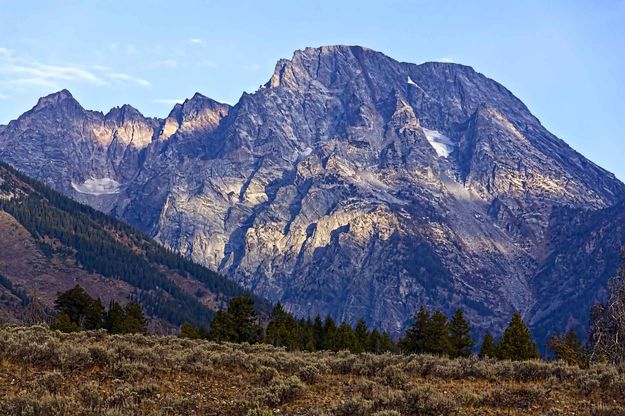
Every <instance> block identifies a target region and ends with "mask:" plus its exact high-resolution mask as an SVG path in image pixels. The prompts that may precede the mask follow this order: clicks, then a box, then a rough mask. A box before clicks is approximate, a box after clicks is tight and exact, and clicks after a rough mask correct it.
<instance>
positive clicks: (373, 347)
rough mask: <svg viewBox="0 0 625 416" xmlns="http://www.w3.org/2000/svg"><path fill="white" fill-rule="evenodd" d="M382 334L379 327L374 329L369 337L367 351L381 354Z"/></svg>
mask: <svg viewBox="0 0 625 416" xmlns="http://www.w3.org/2000/svg"><path fill="white" fill-rule="evenodd" d="M381 342H382V336H381V335H380V332H379V331H378V330H377V328H373V331H371V332H370V333H369V338H368V340H367V352H371V353H373V354H379V353H381V352H382V348H381Z"/></svg>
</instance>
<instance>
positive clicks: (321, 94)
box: [0, 46, 625, 336]
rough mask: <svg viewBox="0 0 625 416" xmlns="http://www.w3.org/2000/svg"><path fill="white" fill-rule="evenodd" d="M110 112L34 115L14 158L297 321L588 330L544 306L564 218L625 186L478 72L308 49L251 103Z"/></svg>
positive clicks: (10, 137) (7, 151) (575, 316)
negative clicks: (144, 114)
mask: <svg viewBox="0 0 625 416" xmlns="http://www.w3.org/2000/svg"><path fill="white" fill-rule="evenodd" d="M94 114H95V113H92V112H87V111H84V110H83V111H82V112H81V111H77V112H76V114H73V115H72V114H69V113H63V112H59V115H58V117H52V116H48V115H45V114H43V113H42V114H40V113H38V112H34V113H33V112H29V113H26V114H25V115H24V116H22V117H20V118H19V119H18V120H17V121H14V122H12V123H10V124H9V126H8V127H7V128H6V129H5V130H4V131H2V132H0V158H1V159H3V160H5V161H7V162H9V163H11V164H13V165H14V166H16V167H18V168H19V169H21V170H22V171H24V172H25V173H27V174H29V175H32V176H34V177H36V178H39V179H42V180H46V181H47V182H48V183H49V184H50V185H52V186H54V187H55V188H56V189H58V190H60V191H62V192H65V193H66V194H68V195H70V196H72V197H74V198H76V199H78V200H80V201H83V202H87V203H89V204H91V205H92V206H94V207H97V208H98V209H101V210H103V211H105V212H110V213H112V214H114V215H116V216H117V217H119V218H121V219H123V220H125V221H127V222H129V223H131V224H133V225H135V226H137V227H139V228H140V229H141V230H143V231H145V232H146V233H148V234H150V235H152V236H154V237H155V238H156V239H157V240H158V241H160V242H161V243H163V244H164V245H166V246H167V247H170V248H172V249H174V250H176V251H179V252H180V253H182V254H184V255H186V256H188V257H190V258H192V259H193V260H196V261H199V262H201V263H203V264H205V265H208V266H211V267H213V268H214V269H216V270H218V271H220V272H223V273H226V274H227V275H229V276H230V277H232V278H233V279H234V280H236V281H237V282H238V283H240V284H242V285H244V286H245V287H247V288H251V289H253V290H254V291H255V292H256V293H258V294H259V295H262V296H264V297H267V298H269V299H271V300H274V301H281V302H282V303H283V304H285V305H286V306H287V307H288V309H290V310H291V311H293V312H295V313H297V314H299V315H303V316H308V315H314V314H317V313H321V314H325V313H331V314H332V315H334V316H335V318H337V319H339V320H350V321H355V320H356V319H358V318H360V317H364V318H365V319H366V320H367V321H368V322H369V323H370V324H373V325H376V326H381V327H384V328H385V329H388V330H391V331H394V332H395V333H398V332H399V331H401V330H402V329H403V328H404V327H405V325H406V322H407V321H408V320H409V319H410V317H411V316H412V314H413V312H414V311H415V310H416V309H417V308H418V307H419V306H420V305H422V304H426V305H428V306H431V307H440V308H442V309H443V310H445V311H450V310H452V309H453V308H455V307H460V306H462V307H463V308H465V310H466V313H467V315H468V317H469V319H470V320H472V321H473V322H475V323H476V324H477V325H478V326H480V327H482V328H487V327H488V328H492V327H493V326H494V327H495V328H497V327H501V326H502V325H503V324H504V323H505V322H506V321H507V320H508V319H509V316H510V315H511V314H512V312H513V311H515V310H519V311H521V312H522V313H524V314H525V315H526V316H527V317H528V318H529V319H530V320H532V319H533V321H532V322H534V325H535V326H536V327H540V328H543V327H546V322H547V321H548V322H549V323H550V325H556V326H557V325H563V326H564V325H567V324H568V323H570V322H582V321H584V322H585V318H584V316H585V314H586V311H585V310H580V308H575V309H573V308H571V307H569V306H567V304H566V302H555V301H554V303H553V304H554V305H557V306H554V309H553V310H550V313H549V314H545V313H540V314H539V313H538V312H537V311H538V310H542V309H541V308H537V303H539V302H549V299H544V298H543V297H542V295H541V293H540V290H539V288H541V287H544V286H545V285H547V286H549V284H550V283H549V284H547V282H544V281H539V279H540V276H543V275H541V274H540V273H539V272H540V271H541V267H542V265H543V262H544V261H545V259H546V257H547V254H548V253H549V250H550V249H551V244H552V234H551V229H552V224H553V222H554V216H557V215H558V213H559V212H561V209H564V208H566V209H571V210H584V211H586V210H591V211H594V210H601V209H604V208H607V207H610V206H612V205H614V204H615V203H617V202H618V201H619V200H620V199H621V198H622V197H623V195H624V192H625V186H624V185H623V184H622V183H621V182H619V181H618V180H617V179H616V178H615V177H614V176H613V175H612V174H610V173H609V172H607V171H605V170H603V169H601V168H600V167H598V166H596V165H595V164H593V163H592V162H590V161H588V160H587V159H585V158H584V157H583V156H582V155H580V154H579V153H577V152H575V151H574V150H573V149H571V148H570V147H569V146H568V145H567V144H566V143H565V142H563V141H562V140H560V139H558V138H557V137H555V136H554V135H553V134H551V133H549V132H548V131H547V130H546V129H545V128H544V127H543V126H542V125H541V124H540V122H539V120H538V119H537V118H536V117H534V116H533V115H532V114H531V113H530V112H529V110H528V109H527V107H526V106H525V105H524V104H523V103H522V102H521V101H520V100H519V99H517V98H516V97H514V95H513V94H512V93H511V92H510V91H508V90H507V89H506V88H504V87H503V86H502V85H500V84H498V83H497V82H495V81H493V80H491V79H489V78H487V77H485V76H484V75H482V74H480V73H478V72H476V71H475V70H473V69H472V68H470V67H467V66H463V65H458V64H450V63H437V62H430V63H424V64H421V65H416V64H410V63H402V62H398V61H396V60H394V59H392V58H389V57H387V56H385V55H384V54H382V53H379V52H375V51H372V50H370V49H366V48H362V47H358V46H324V47H320V48H306V49H304V50H302V51H296V52H295V53H294V55H293V57H292V58H291V59H290V60H280V61H279V62H278V63H277V65H276V69H275V71H274V74H273V75H272V76H271V78H270V80H269V81H268V82H267V83H266V84H265V85H264V86H263V87H261V88H260V89H259V90H258V91H256V92H255V93H253V94H244V95H243V96H242V97H241V99H240V101H239V102H238V103H237V104H236V105H235V106H233V107H230V106H227V105H225V104H220V103H217V102H215V101H213V100H210V99H208V98H206V97H203V96H199V95H196V96H194V97H193V98H192V99H191V100H187V101H185V103H184V104H178V105H176V107H175V108H174V109H173V110H172V112H171V114H170V115H169V116H168V117H167V119H165V120H150V119H143V120H136V119H134V120H133V123H136V124H135V125H133V128H132V129H131V130H129V128H128V126H126V125H124V124H123V123H121V121H120V120H119V119H117V121H116V122H115V123H112V122H110V124H107V123H108V122H102V121H100V119H99V118H98V117H97V116H96V115H94ZM85 120H90V122H89V123H87V124H85ZM120 123H121V124H120ZM85 125H87V126H89V127H88V128H85ZM129 131H132V132H133V133H132V134H129V133H128V132H129ZM42 143H46V146H42ZM84 149H87V150H84ZM77 161H78V163H77ZM89 181H91V182H89ZM110 181H113V182H110ZM101 189H108V190H110V191H111V192H101V191H98V190H101ZM85 190H87V191H85ZM89 190H91V191H89ZM554 284H555V283H554ZM603 284H604V282H602V283H600V284H599V286H601V285H603ZM550 287H551V286H550ZM595 295H596V294H595ZM553 296H558V295H557V293H555V294H553ZM593 296H594V295H593ZM593 296H590V297H589V299H590V300H591V298H594V297H593ZM590 300H588V301H590ZM534 318H535V319H534ZM542 335H544V336H546V334H542Z"/></svg>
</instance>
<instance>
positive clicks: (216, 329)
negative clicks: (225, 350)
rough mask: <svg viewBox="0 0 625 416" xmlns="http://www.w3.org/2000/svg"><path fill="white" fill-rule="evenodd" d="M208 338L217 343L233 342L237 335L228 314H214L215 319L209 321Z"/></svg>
mask: <svg viewBox="0 0 625 416" xmlns="http://www.w3.org/2000/svg"><path fill="white" fill-rule="evenodd" d="M208 336H209V338H210V339H211V340H213V341H217V342H222V341H230V342H234V340H235V339H236V336H237V334H236V331H235V330H234V324H233V322H232V318H231V316H230V314H228V313H227V312H226V311H217V313H215V317H214V318H213V320H212V321H211V325H210V330H209V332H208Z"/></svg>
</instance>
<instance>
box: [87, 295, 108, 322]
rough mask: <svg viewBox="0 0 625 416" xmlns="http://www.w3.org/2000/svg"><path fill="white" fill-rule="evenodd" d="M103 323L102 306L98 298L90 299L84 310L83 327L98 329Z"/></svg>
mask: <svg viewBox="0 0 625 416" xmlns="http://www.w3.org/2000/svg"><path fill="white" fill-rule="evenodd" d="M103 324H104V306H103V305H102V301H101V300H100V298H97V299H96V300H93V301H91V303H90V304H89V306H88V307H87V310H86V311H85V329H88V330H89V329H100V328H102V325H103Z"/></svg>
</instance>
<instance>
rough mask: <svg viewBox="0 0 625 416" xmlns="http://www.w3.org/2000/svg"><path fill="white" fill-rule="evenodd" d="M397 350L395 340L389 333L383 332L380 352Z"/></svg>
mask: <svg viewBox="0 0 625 416" xmlns="http://www.w3.org/2000/svg"><path fill="white" fill-rule="evenodd" d="M394 350H395V343H394V342H393V339H392V338H391V336H390V335H389V334H388V332H386V331H384V332H382V337H381V338H380V352H381V353H384V352H393V351H394Z"/></svg>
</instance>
